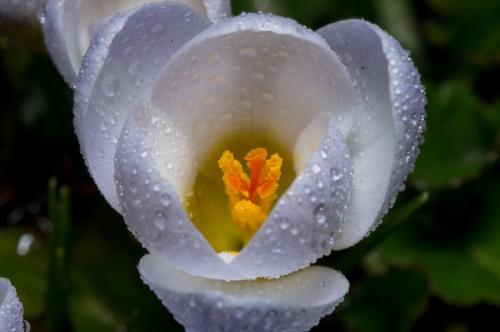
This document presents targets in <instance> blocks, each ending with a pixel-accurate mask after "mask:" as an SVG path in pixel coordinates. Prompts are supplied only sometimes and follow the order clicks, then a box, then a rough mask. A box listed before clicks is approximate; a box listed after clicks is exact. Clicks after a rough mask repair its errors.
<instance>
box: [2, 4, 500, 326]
mask: <svg viewBox="0 0 500 332" xmlns="http://www.w3.org/2000/svg"><path fill="white" fill-rule="evenodd" d="M233 6H234V11H235V13H240V12H243V11H256V10H261V11H265V12H273V13H275V14H279V15H284V16H290V17H292V18H293V19H295V20H297V21H299V22H300V23H302V24H305V25H307V26H309V27H311V28H313V29H316V28H319V27H321V26H323V25H325V24H328V23H330V22H333V21H336V20H339V19H343V18H350V17H361V18H365V19H368V20H371V21H374V22H375V23H377V24H379V25H381V26H382V27H383V28H384V29H386V30H387V31H389V32H390V33H392V34H394V35H395V36H396V37H397V38H398V39H399V40H400V41H401V42H402V44H403V45H404V46H405V47H406V48H408V49H410V50H411V51H412V53H413V57H414V59H415V61H416V63H417V66H418V67H419V68H420V69H421V74H422V76H423V78H424V82H425V85H426V90H427V94H428V100H429V104H428V108H427V112H428V120H427V126H428V128H427V132H426V135H425V137H426V141H425V144H424V145H423V146H422V153H421V156H420V158H419V159H418V162H417V167H416V170H415V172H414V174H413V175H412V176H411V178H410V181H409V184H408V189H407V190H406V191H405V192H404V193H402V194H401V195H400V197H399V199H398V202H397V204H396V207H395V208H394V209H393V210H392V211H391V212H390V214H389V215H388V216H387V217H386V224H387V225H389V226H390V227H389V226H387V227H386V228H383V229H382V230H381V231H378V233H375V234H374V237H373V239H372V240H370V238H368V239H366V240H364V241H363V242H362V243H361V244H360V246H359V248H360V249H356V251H347V252H346V253H334V254H332V256H331V257H329V258H328V259H326V260H324V261H322V263H324V264H329V265H331V266H333V267H337V268H339V269H341V270H342V271H344V272H346V273H347V276H348V278H349V280H350V281H351V292H350V294H349V295H348V296H347V298H346V301H345V302H344V303H343V304H342V305H341V306H340V307H339V308H338V310H337V311H336V312H335V313H334V314H333V315H332V316H330V317H328V318H326V319H324V320H322V321H321V323H320V325H319V326H317V327H316V328H315V329H314V331H331V330H338V331H411V330H413V331H420V330H425V331H485V330H491V329H492V326H496V323H497V321H498V318H497V317H498V315H499V314H500V310H499V306H500V258H499V257H500V162H499V160H498V154H499V153H500V90H499V89H498V83H497V81H498V77H499V75H500V37H499V36H500V19H499V17H500V1H498V0H476V1H468V0H413V1H404V0H383V1H375V0H358V1H342V0H309V1H295V0H254V1H250V0H234V1H233ZM0 46H1V49H0V60H1V61H0V97H1V100H2V106H1V111H0V275H2V276H6V277H9V278H11V279H12V280H13V282H14V284H15V286H16V287H17V289H18V292H19V296H20V297H21V300H22V302H23V303H24V306H25V312H26V318H27V319H29V320H30V322H31V324H32V326H33V330H34V331H42V332H43V331H50V321H51V319H50V313H51V309H50V308H51V306H52V307H53V306H54V301H56V304H57V301H60V300H61V298H58V297H56V298H55V299H54V296H52V295H53V294H51V293H50V292H49V291H50V290H53V289H54V280H52V279H51V278H56V280H57V278H63V279H65V280H67V281H68V285H67V289H65V291H64V292H63V293H62V294H63V295H61V296H62V297H64V300H67V301H68V303H69V308H67V309H68V311H67V312H66V313H65V315H67V317H65V319H66V321H64V322H63V325H62V326H63V328H62V329H63V330H64V331H155V330H164V331H181V330H182V328H181V327H180V326H179V325H178V324H177V323H176V322H175V321H174V320H173V318H172V317H171V315H170V314H169V313H168V311H166V310H165V309H164V308H163V306H162V305H161V303H160V302H159V301H158V300H157V299H156V297H155V296H154V294H153V293H152V292H150V291H149V290H148V288H147V286H145V285H144V284H143V283H142V282H141V281H140V279H139V276H138V273H137V268H136V265H137V262H138V260H139V258H140V257H141V256H142V255H143V254H144V250H143V249H142V248H141V247H140V246H139V244H138V243H137V242H136V240H135V239H134V238H133V236H131V234H129V232H128V231H127V229H126V227H125V225H124V223H123V222H122V220H121V218H120V217H119V216H118V215H117V214H116V213H115V212H114V211H113V210H112V209H111V208H110V207H109V206H107V205H106V203H105V201H104V199H103V198H102V197H101V196H100V195H99V193H98V191H97V189H96V188H95V186H94V184H93V181H92V180H91V179H90V177H89V176H88V174H87V171H86V169H85V166H84V163H83V160H82V158H81V156H80V154H79V147H78V144H77V141H76V137H75V135H74V133H73V127H72V112H71V110H72V97H71V92H70V90H69V89H68V88H67V86H66V84H65V83H64V82H63V81H62V79H61V78H60V77H59V75H58V74H57V72H56V70H55V68H54V67H53V65H52V64H51V62H50V60H49V59H48V57H47V56H46V55H45V54H37V53H34V52H33V51H31V50H30V48H26V47H25V46H22V45H18V44H16V43H15V42H12V41H9V40H6V39H5V38H1V37H0ZM52 177H56V178H57V179H58V181H59V183H61V184H62V185H64V186H66V187H67V188H69V190H70V191H71V202H70V203H71V207H72V209H71V218H70V220H67V222H70V223H71V227H72V232H71V233H70V234H69V235H68V236H70V240H69V241H68V240H67V239H64V237H63V238H62V239H61V241H62V242H61V243H63V244H64V243H66V244H64V246H66V247H67V248H65V249H66V250H68V251H67V252H66V253H67V254H68V255H70V256H69V257H70V258H69V259H68V262H67V265H64V264H63V265H62V266H60V267H59V269H57V271H56V273H55V274H54V271H53V268H54V265H53V264H54V249H53V248H54V247H52V249H51V246H50V239H51V237H52V238H54V236H55V235H54V234H55V233H54V232H55V231H54V227H57V225H58V222H57V220H54V219H57V218H54V217H53V216H52V217H51V218H50V219H49V208H48V206H49V201H50V199H49V196H48V191H47V183H48V182H49V179H51V178H52ZM424 191H426V192H429V199H428V200H427V202H426V203H425V204H423V205H422V204H420V203H424V201H425V200H424V201H421V202H420V201H418V199H419V197H422V192H424ZM68 197H69V196H68ZM58 199H61V197H59V198H58ZM415 202H420V203H419V204H417V205H415ZM68 203H69V201H68ZM57 204H59V203H57ZM412 204H413V205H412ZM404 211H411V213H409V214H404ZM401 216H404V218H403V217H401ZM51 219H52V220H51ZM396 221H397V222H396ZM382 227H384V226H382ZM53 241H54V240H53ZM353 250H354V249H353ZM51 261H52V265H51ZM51 266H52V269H51V268H50V267H51ZM50 271H52V272H50ZM61 274H62V275H61ZM56 286H57V285H56ZM66 297H67V298H66ZM56 307H57V305H56Z"/></svg>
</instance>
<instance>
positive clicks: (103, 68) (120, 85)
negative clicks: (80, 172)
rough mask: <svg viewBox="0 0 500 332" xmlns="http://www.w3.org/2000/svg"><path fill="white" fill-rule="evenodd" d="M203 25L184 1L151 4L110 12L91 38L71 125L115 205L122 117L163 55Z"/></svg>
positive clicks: (145, 90)
mask: <svg viewBox="0 0 500 332" xmlns="http://www.w3.org/2000/svg"><path fill="white" fill-rule="evenodd" d="M151 6H154V10H153V9H152V8H149V7H151ZM188 23H189V24H188ZM208 25H209V22H208V20H207V19H206V18H203V17H201V16H199V15H198V14H196V12H195V11H194V10H192V9H189V8H188V7H186V6H181V5H175V4H156V5H153V4H151V5H147V6H145V7H142V8H141V9H139V10H137V11H135V12H130V13H128V14H127V15H122V16H115V17H113V19H111V20H110V21H109V22H108V23H107V25H106V26H105V27H104V28H103V29H102V30H101V32H100V34H98V35H97V36H96V38H95V39H94V40H93V42H92V44H91V46H90V48H89V50H88V52H87V54H86V56H85V58H84V61H83V64H82V71H81V73H80V77H79V82H78V89H77V90H76V97H75V102H76V109H75V124H76V128H77V134H78V136H79V139H80V143H81V145H82V152H83V154H84V156H85V159H86V162H87V164H88V166H89V169H90V171H91V173H92V175H93V176H94V179H95V180H96V183H97V185H98V186H99V188H100V189H101V191H102V192H103V194H104V195H105V196H106V198H107V199H108V201H109V202H110V203H111V205H113V206H114V207H115V208H117V209H119V204H118V199H117V196H116V189H115V185H114V182H113V173H114V157H115V151H116V146H117V144H118V139H119V137H120V134H121V132H122V128H123V125H124V122H125V120H126V119H127V116H128V115H129V113H130V111H131V110H132V109H134V108H135V107H136V105H137V104H138V103H139V102H140V101H141V100H143V98H144V97H145V96H147V95H148V93H149V91H150V90H151V88H152V86H153V84H152V83H153V81H154V80H155V77H156V76H157V75H158V74H159V73H160V72H161V69H162V67H163V65H164V64H165V63H166V62H167V61H168V60H169V58H170V57H171V56H172V55H173V54H174V53H175V52H176V51H177V50H178V49H179V48H180V47H181V46H182V45H184V44H185V43H186V42H187V41H188V40H190V39H191V38H192V37H193V36H194V35H196V34H197V33H199V32H200V31H202V30H204V29H205V28H206V27H207V26H208Z"/></svg>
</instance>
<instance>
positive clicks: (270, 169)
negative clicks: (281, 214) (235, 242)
mask: <svg viewBox="0 0 500 332" xmlns="http://www.w3.org/2000/svg"><path fill="white" fill-rule="evenodd" d="M267 154H268V153H267V150H266V149H264V148H256V149H253V150H251V151H250V152H248V153H247V155H246V156H245V160H246V162H247V167H248V169H249V170H250V176H248V175H247V174H246V173H245V172H244V170H243V166H242V165H241V163H240V162H239V161H238V160H236V159H235V158H234V155H233V154H232V153H231V152H230V151H227V150H226V151H224V153H223V154H222V156H221V158H220V159H219V162H218V164H219V168H220V169H221V170H222V172H223V177H222V180H223V182H224V186H225V191H226V194H227V196H228V197H229V209H230V212H231V217H232V220H233V222H234V223H235V224H236V225H237V226H238V227H239V228H241V229H243V230H245V231H247V232H251V233H253V232H255V231H256V230H257V229H259V227H260V225H262V223H263V222H264V221H265V220H266V217H267V214H268V213H269V210H270V209H271V206H272V203H273V202H274V200H275V199H276V196H277V194H276V191H277V189H278V182H279V179H280V177H281V166H282V164H283V160H282V159H281V157H280V156H279V155H278V154H277V153H275V154H273V155H272V156H271V157H270V158H269V159H267Z"/></svg>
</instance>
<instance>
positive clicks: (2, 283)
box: [0, 278, 24, 332]
mask: <svg viewBox="0 0 500 332" xmlns="http://www.w3.org/2000/svg"><path fill="white" fill-rule="evenodd" d="M23 314H24V310H23V306H22V304H21V302H20V301H19V298H18V297H17V294H16V289H15V288H14V286H12V284H11V283H10V281H9V280H8V279H5V278H0V331H9V332H10V331H12V332H23V331H24V319H23Z"/></svg>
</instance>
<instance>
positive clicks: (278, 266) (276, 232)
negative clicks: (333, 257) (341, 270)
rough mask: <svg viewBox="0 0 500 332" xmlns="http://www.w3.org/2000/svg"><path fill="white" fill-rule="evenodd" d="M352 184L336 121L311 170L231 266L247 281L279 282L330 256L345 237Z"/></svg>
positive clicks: (299, 177)
mask: <svg viewBox="0 0 500 332" xmlns="http://www.w3.org/2000/svg"><path fill="white" fill-rule="evenodd" d="M351 182H352V178H351V160H350V158H349V154H348V152H347V149H346V147H345V144H344V140H343V137H342V135H341V133H340V132H339V131H338V130H337V129H336V128H335V127H334V125H333V121H332V124H330V128H329V129H328V132H327V133H326V136H323V141H322V142H321V145H320V146H319V147H318V148H317V149H316V150H315V152H314V154H313V155H312V158H311V159H310V160H309V164H308V166H307V167H306V168H305V169H304V170H303V171H302V172H301V173H300V175H299V176H298V177H297V178H296V179H295V181H294V182H293V184H292V185H291V187H290V188H289V189H288V190H287V191H286V193H285V194H283V196H282V197H281V198H280V199H279V200H278V202H277V203H276V206H275V207H274V209H273V210H272V211H271V214H270V215H269V217H268V219H267V220H266V222H265V223H264V224H263V225H262V226H261V227H260V229H259V231H258V232H257V234H256V235H255V236H254V237H253V238H252V240H251V241H250V242H249V243H248V244H247V245H246V246H245V248H244V249H243V250H242V251H241V253H240V254H239V255H238V256H237V257H236V258H235V259H234V260H233V261H232V262H231V265H232V266H233V267H234V268H236V269H238V270H239V271H240V273H242V274H244V275H246V276H247V277H254V278H256V277H277V276H282V275H286V274H288V273H290V272H293V271H297V270H299V269H302V268H304V267H307V266H309V265H311V264H312V263H314V262H315V261H316V260H317V259H319V258H320V257H322V256H325V255H328V254H329V253H330V252H331V251H332V249H333V246H334V244H335V242H336V240H337V238H338V237H339V235H341V231H342V228H343V225H344V218H345V211H346V207H347V204H348V202H349V197H350V194H351Z"/></svg>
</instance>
